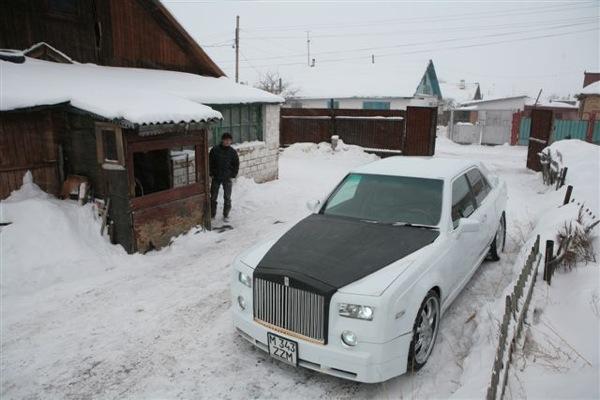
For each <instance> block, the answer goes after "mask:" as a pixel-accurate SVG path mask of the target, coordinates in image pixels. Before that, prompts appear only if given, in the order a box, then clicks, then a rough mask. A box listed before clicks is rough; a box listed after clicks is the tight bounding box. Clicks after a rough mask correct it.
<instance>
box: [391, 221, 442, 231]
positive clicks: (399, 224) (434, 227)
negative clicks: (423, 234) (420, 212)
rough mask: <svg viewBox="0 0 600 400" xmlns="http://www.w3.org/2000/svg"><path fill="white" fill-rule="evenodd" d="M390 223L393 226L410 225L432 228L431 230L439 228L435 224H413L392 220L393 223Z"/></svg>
mask: <svg viewBox="0 0 600 400" xmlns="http://www.w3.org/2000/svg"><path fill="white" fill-rule="evenodd" d="M392 225H393V226H411V227H413V228H423V229H433V230H438V229H439V228H438V227H437V226H431V225H424V224H413V223H410V222H394V223H392Z"/></svg>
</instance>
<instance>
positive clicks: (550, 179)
mask: <svg viewBox="0 0 600 400" xmlns="http://www.w3.org/2000/svg"><path fill="white" fill-rule="evenodd" d="M538 156H539V157H540V165H541V167H542V179H543V181H544V184H546V185H548V186H553V185H554V186H555V187H556V190H558V189H560V188H561V187H563V186H564V184H565V179H566V177H567V171H568V168H567V167H562V168H561V166H560V164H559V163H558V161H557V160H553V159H552V156H551V155H550V152H548V153H544V152H540V153H538Z"/></svg>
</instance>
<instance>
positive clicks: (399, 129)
mask: <svg viewBox="0 0 600 400" xmlns="http://www.w3.org/2000/svg"><path fill="white" fill-rule="evenodd" d="M436 121H437V108H431V107H408V108H407V110H406V111H404V110H355V109H322V108H282V109H281V121H280V130H279V131H280V144H281V145H282V146H288V145H291V144H294V143H299V142H314V143H320V142H329V141H330V140H331V137H332V136H334V135H336V136H338V137H339V138H340V139H342V140H343V141H344V142H345V143H348V144H354V145H358V146H362V147H365V148H366V149H368V150H373V151H375V152H386V151H387V152H392V153H394V152H395V153H403V154H406V155H433V153H434V151H435V133H436ZM408 131H410V132H408Z"/></svg>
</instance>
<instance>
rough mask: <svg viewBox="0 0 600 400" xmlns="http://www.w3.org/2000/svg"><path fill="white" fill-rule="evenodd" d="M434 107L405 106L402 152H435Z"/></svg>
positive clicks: (423, 153)
mask: <svg viewBox="0 0 600 400" xmlns="http://www.w3.org/2000/svg"><path fill="white" fill-rule="evenodd" d="M436 127H437V108H436V107H411V106H409V107H407V108H406V137H405V141H404V147H403V149H402V154H403V155H405V156H432V155H433V154H434V153H435V135H436Z"/></svg>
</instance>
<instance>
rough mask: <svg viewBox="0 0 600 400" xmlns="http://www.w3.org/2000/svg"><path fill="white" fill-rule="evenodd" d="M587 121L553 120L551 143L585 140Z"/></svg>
mask: <svg viewBox="0 0 600 400" xmlns="http://www.w3.org/2000/svg"><path fill="white" fill-rule="evenodd" d="M587 129H588V121H582V120H566V119H555V120H554V128H553V130H552V138H551V141H552V142H556V141H558V140H563V139H580V140H585V137H586V133H587Z"/></svg>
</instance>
